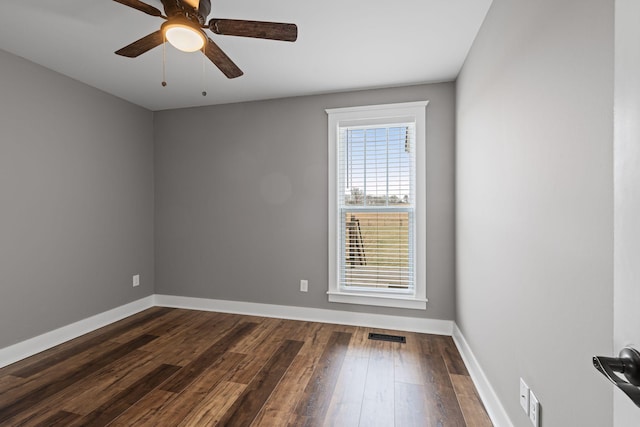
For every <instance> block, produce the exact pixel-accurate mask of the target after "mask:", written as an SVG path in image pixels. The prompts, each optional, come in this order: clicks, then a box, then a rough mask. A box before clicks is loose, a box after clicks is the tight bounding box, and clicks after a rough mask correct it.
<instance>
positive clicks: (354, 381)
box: [322, 355, 369, 427]
mask: <svg viewBox="0 0 640 427" xmlns="http://www.w3.org/2000/svg"><path fill="white" fill-rule="evenodd" d="M368 369H369V357H358V356H349V355H347V356H346V357H345V358H344V361H343V363H342V369H341V371H340V375H339V377H338V381H337V382H336V387H335V389H334V392H333V394H332V396H331V401H330V403H329V407H328V409H327V414H326V416H325V418H324V422H323V424H322V425H324V426H326V427H333V426H336V425H345V426H357V425H358V424H359V423H360V414H361V412H362V401H363V399H364V389H365V383H366V380H367V370H368Z"/></svg>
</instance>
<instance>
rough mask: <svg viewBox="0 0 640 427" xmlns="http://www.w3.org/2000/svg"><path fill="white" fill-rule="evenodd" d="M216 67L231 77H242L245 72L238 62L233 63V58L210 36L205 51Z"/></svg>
mask: <svg viewBox="0 0 640 427" xmlns="http://www.w3.org/2000/svg"><path fill="white" fill-rule="evenodd" d="M204 54H205V55H206V56H207V58H209V60H211V62H213V63H214V65H215V66H216V67H218V68H219V69H220V71H222V73H223V74H224V75H225V76H227V77H228V78H230V79H234V78H236V77H240V76H241V75H243V74H244V73H243V72H242V70H241V69H240V68H238V66H237V65H236V64H234V63H233V61H232V60H231V58H229V57H228V56H227V54H226V53H224V52H223V51H222V49H220V47H218V45H217V44H215V43H214V42H213V40H211V39H210V38H209V37H207V46H206V47H205V53H204Z"/></svg>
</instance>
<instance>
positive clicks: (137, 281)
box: [133, 274, 140, 288]
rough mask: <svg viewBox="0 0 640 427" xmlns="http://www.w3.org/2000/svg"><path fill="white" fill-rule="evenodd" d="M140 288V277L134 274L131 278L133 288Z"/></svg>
mask: <svg viewBox="0 0 640 427" xmlns="http://www.w3.org/2000/svg"><path fill="white" fill-rule="evenodd" d="M136 286H140V275H139V274H136V275H135V276H133V287H134V288H135V287H136Z"/></svg>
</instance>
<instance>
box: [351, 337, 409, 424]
mask: <svg viewBox="0 0 640 427" xmlns="http://www.w3.org/2000/svg"><path fill="white" fill-rule="evenodd" d="M396 346H402V344H400V343H393V342H381V341H372V342H371V354H370V356H369V365H368V370H367V379H366V383H365V391H364V396H363V400H362V410H361V412H360V424H359V425H360V426H363V427H364V426H381V427H382V426H389V425H394V421H393V420H394V411H395V396H394V393H395V388H394V366H395V365H394V357H393V353H394V347H396Z"/></svg>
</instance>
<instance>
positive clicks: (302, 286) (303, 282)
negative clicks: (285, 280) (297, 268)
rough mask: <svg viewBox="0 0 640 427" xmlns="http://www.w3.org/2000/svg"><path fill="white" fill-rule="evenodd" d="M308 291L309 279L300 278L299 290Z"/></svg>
mask: <svg viewBox="0 0 640 427" xmlns="http://www.w3.org/2000/svg"><path fill="white" fill-rule="evenodd" d="M308 291H309V281H308V280H300V292H308Z"/></svg>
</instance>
